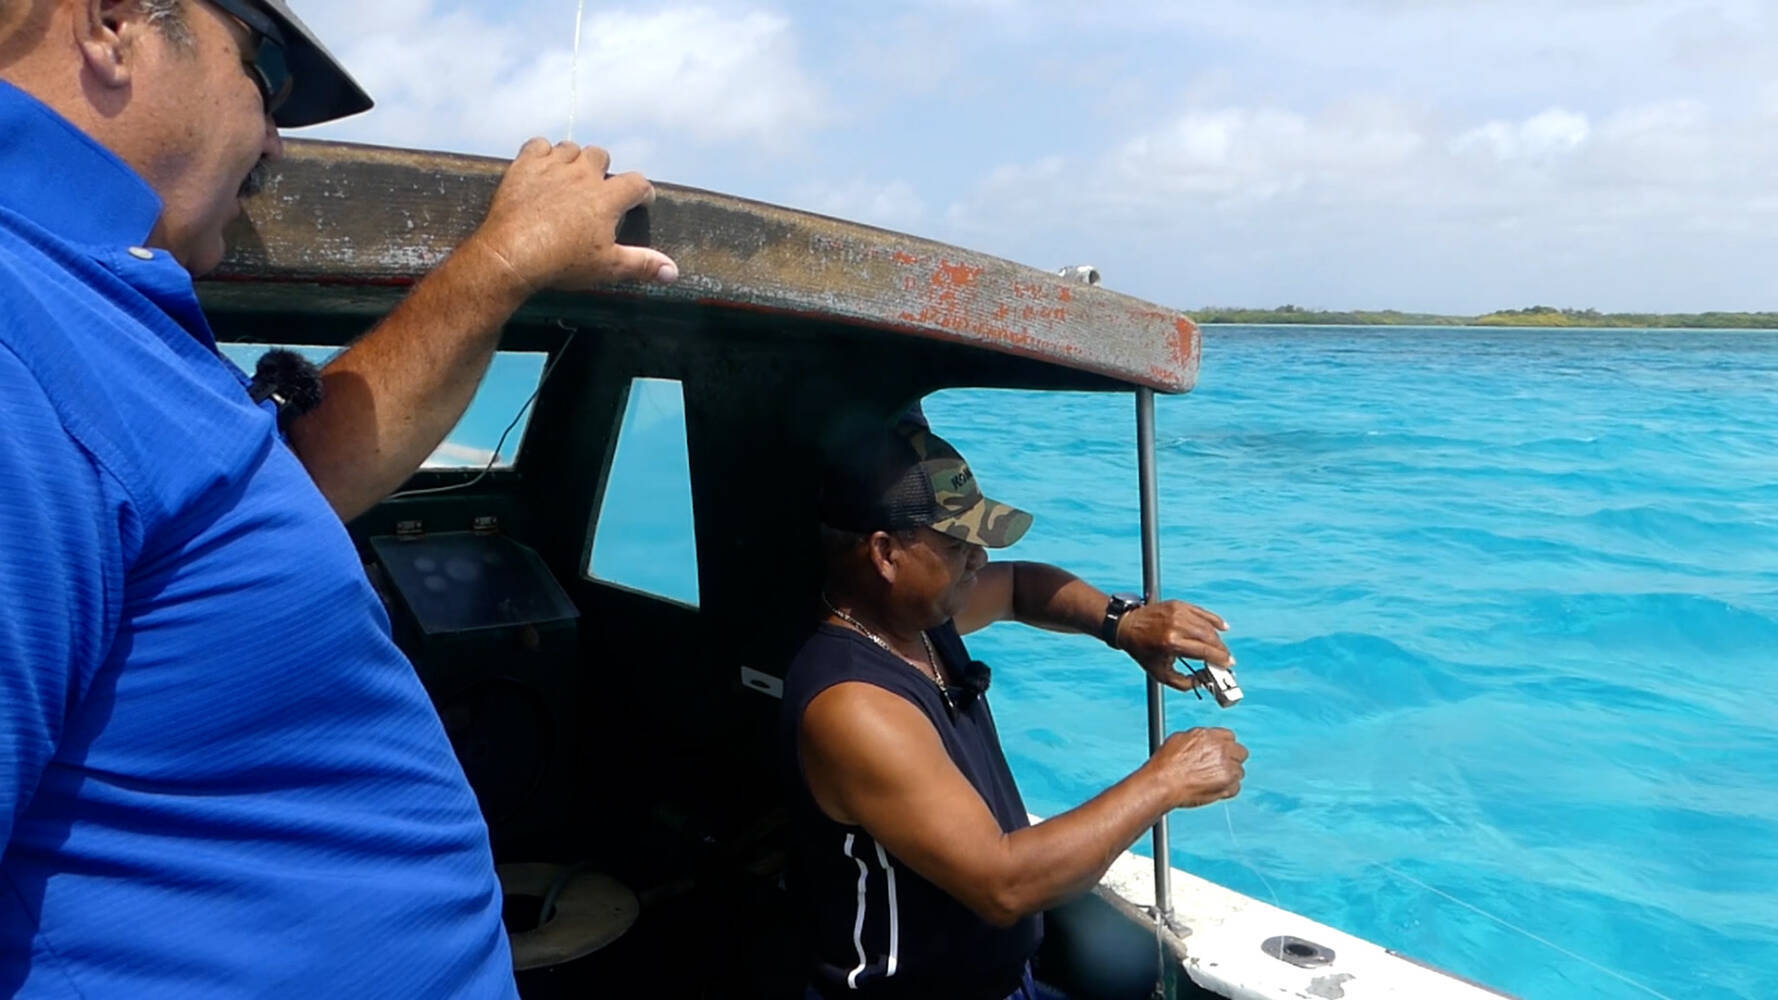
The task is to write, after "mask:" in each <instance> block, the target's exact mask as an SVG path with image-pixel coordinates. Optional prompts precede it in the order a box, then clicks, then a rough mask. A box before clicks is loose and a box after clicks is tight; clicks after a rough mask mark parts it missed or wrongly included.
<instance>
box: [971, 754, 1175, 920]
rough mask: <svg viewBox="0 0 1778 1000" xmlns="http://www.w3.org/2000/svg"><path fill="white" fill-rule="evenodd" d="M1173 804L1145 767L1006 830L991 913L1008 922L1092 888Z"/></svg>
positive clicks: (1158, 782) (994, 916) (995, 918)
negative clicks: (1070, 805) (1032, 822)
mask: <svg viewBox="0 0 1778 1000" xmlns="http://www.w3.org/2000/svg"><path fill="white" fill-rule="evenodd" d="M1171 806H1172V803H1171V802H1170V801H1169V800H1168V797H1167V793H1166V789H1165V788H1164V787H1163V785H1162V782H1160V781H1158V780H1156V779H1155V778H1154V777H1153V776H1152V775H1151V774H1150V773H1149V771H1148V769H1146V768H1144V769H1142V770H1138V771H1137V772H1136V773H1134V774H1132V775H1130V776H1129V777H1128V778H1125V779H1124V780H1123V781H1120V782H1118V783H1117V784H1115V785H1113V786H1111V787H1110V788H1108V789H1106V790H1105V791H1104V792H1102V793H1100V794H1099V795H1098V796H1097V797H1096V798H1094V799H1092V800H1091V801H1089V802H1087V803H1086V804H1085V805H1082V806H1080V807H1079V808H1077V809H1073V810H1071V811H1069V812H1066V813H1063V814H1062V815H1060V816H1056V817H1054V818H1052V819H1048V820H1045V821H1044V822H1042V823H1039V824H1037V825H1036V826H1033V827H1028V828H1026V829H1023V830H1018V831H1015V832H1013V833H1011V834H1008V835H1007V836H1006V838H1005V850H1006V852H1007V857H1006V861H1005V864H1006V867H1005V869H1004V870H1005V873H1006V874H1005V876H1004V877H1003V878H1002V879H1001V881H1000V884H999V886H998V887H997V891H996V893H995V912H994V914H993V915H992V919H994V920H995V922H997V923H1002V924H1010V923H1013V922H1014V921H1017V920H1019V919H1022V918H1024V917H1026V916H1029V915H1031V914H1033V913H1038V912H1041V911H1043V910H1047V909H1049V908H1051V907H1053V906H1056V905H1058V904H1060V903H1062V902H1065V901H1066V900H1068V899H1070V898H1072V897H1074V896H1077V895H1079V894H1080V893H1082V892H1085V891H1087V890H1088V889H1091V888H1092V887H1093V886H1094V885H1097V884H1098V882H1099V880H1100V879H1101V878H1103V877H1104V875H1105V870H1106V869H1108V868H1110V867H1111V863H1112V861H1114V860H1116V859H1117V856H1118V855H1119V854H1122V853H1123V852H1124V851H1126V850H1128V849H1129V847H1130V845H1131V844H1133V843H1135V842H1136V839H1137V838H1138V837H1140V836H1142V832H1143V831H1144V830H1147V829H1148V828H1149V827H1151V826H1153V825H1154V824H1155V821H1156V820H1158V819H1159V818H1160V817H1161V816H1162V815H1163V814H1165V813H1166V812H1167V810H1168V809H1169V808H1171Z"/></svg>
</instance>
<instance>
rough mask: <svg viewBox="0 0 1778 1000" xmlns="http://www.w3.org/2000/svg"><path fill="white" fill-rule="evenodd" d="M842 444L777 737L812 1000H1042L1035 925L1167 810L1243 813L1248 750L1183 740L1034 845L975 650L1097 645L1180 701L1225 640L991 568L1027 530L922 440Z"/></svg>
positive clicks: (827, 471)
mask: <svg viewBox="0 0 1778 1000" xmlns="http://www.w3.org/2000/svg"><path fill="white" fill-rule="evenodd" d="M839 437H840V440H839V441H837V442H834V443H833V444H832V445H831V446H830V448H829V449H828V457H827V459H826V461H825V463H824V467H823V470H822V476H821V496H820V501H819V511H820V517H821V522H822V528H821V530H822V544H823V554H824V558H825V573H824V589H823V591H822V606H821V609H820V614H821V620H820V622H819V623H818V624H817V626H816V629H815V632H814V634H813V635H811V636H810V637H809V639H808V640H807V641H806V642H805V643H804V645H803V647H802V649H801V650H800V651H799V652H798V654H797V656H796V658H795V660H794V661H793V662H792V664H791V668H790V671H789V674H788V676H787V677H786V679H785V684H784V708H783V715H782V719H781V724H780V735H781V741H780V746H781V755H782V757H781V760H782V768H783V773H784V774H785V775H786V779H787V780H786V791H787V793H788V797H789V801H790V803H791V809H792V815H793V823H794V837H795V839H794V841H793V851H792V861H791V867H790V871H789V874H788V883H789V886H790V889H791V892H792V894H793V896H794V897H795V898H796V901H797V905H798V908H799V910H800V911H801V914H802V917H803V919H804V926H805V934H806V938H807V943H808V946H809V947H808V951H809V954H810V955H811V959H812V966H811V983H810V993H811V995H812V996H828V997H833V996H842V995H845V996H853V995H862V996H879V997H899V996H905V997H934V996H943V997H954V998H962V1000H968V998H981V1000H1000V998H1006V997H1013V998H1021V1000H1026V998H1031V1000H1034V998H1036V997H1037V996H1039V993H1038V987H1037V986H1036V984H1035V982H1034V981H1033V979H1032V973H1031V967H1030V961H1031V957H1032V956H1033V955H1034V954H1035V953H1036V951H1037V946H1038V944H1039V942H1040V941H1041V940H1042V935H1043V918H1042V913H1043V911H1044V910H1046V909H1049V908H1051V907H1053V906H1055V905H1057V904H1059V903H1061V902H1064V901H1065V900H1067V899H1068V898H1070V897H1072V896H1074V895H1076V894H1079V893H1081V892H1084V891H1085V890H1087V889H1089V888H1091V887H1092V886H1093V885H1094V884H1096V883H1097V882H1098V880H1099V878H1100V877H1101V876H1102V875H1103V874H1104V873H1105V870H1106V868H1107V867H1108V866H1109V865H1110V863H1111V861H1112V859H1113V858H1115V857H1116V856H1117V855H1118V854H1119V852H1121V851H1123V850H1124V849H1126V848H1128V847H1129V846H1130V844H1132V843H1133V842H1134V841H1135V840H1136V838H1137V837H1139V836H1140V835H1141V834H1142V832H1143V831H1144V830H1146V829H1148V828H1149V827H1150V826H1152V825H1153V824H1154V822H1155V820H1156V819H1158V818H1159V817H1160V816H1161V815H1162V814H1163V813H1165V812H1167V811H1168V810H1171V809H1175V808H1180V807H1186V806H1196V805H1203V804H1206V803H1209V802H1214V801H1216V800H1219V799H1224V798H1228V797H1230V796H1232V795H1234V794H1235V793H1236V792H1237V791H1239V789H1240V783H1241V778H1242V775H1243V771H1242V766H1241V762H1242V761H1243V760H1244V759H1246V756H1247V751H1246V750H1245V749H1244V748H1242V747H1241V745H1240V744H1239V743H1237V742H1236V741H1235V738H1234V734H1233V733H1230V732H1229V731H1228V730H1226V729H1194V730H1191V731H1188V732H1183V733H1175V734H1174V735H1173V736H1172V737H1171V738H1169V739H1168V740H1167V742H1166V744H1165V745H1164V746H1163V747H1162V748H1161V750H1160V751H1159V752H1158V753H1156V754H1155V755H1154V757H1153V758H1152V759H1150V760H1149V761H1148V763H1146V764H1144V765H1143V766H1142V767H1141V768H1140V769H1138V770H1137V771H1136V773H1135V774H1132V775H1131V776H1130V777H1129V778H1126V779H1125V780H1124V781H1121V782H1119V783H1118V784H1117V785H1115V786H1113V787H1112V788H1111V789H1109V790H1107V791H1106V792H1104V793H1103V794H1101V795H1099V796H1098V797H1097V798H1095V799H1093V800H1092V801H1091V802H1088V803H1087V804H1086V805H1084V806H1081V807H1080V808H1078V809H1075V810H1073V811H1071V812H1068V813H1065V814H1063V815H1061V816H1058V817H1056V818H1054V819H1051V820H1048V821H1046V822H1043V823H1040V824H1038V825H1036V826H1032V825H1031V824H1030V821H1029V818H1028V815H1027V813H1026V812H1025V806H1024V802H1023V801H1022V800H1021V799H1020V797H1019V791H1018V788H1017V787H1016V786H1015V784H1014V782H1013V778H1012V773H1011V771H1010V770H1009V769H1008V768H1007V765H1006V758H1005V755H1004V754H1003V753H1002V751H1001V748H1000V739H999V735H998V733H997V732H996V731H995V728H994V719H993V716H992V714H991V713H990V712H989V710H988V703H987V698H986V697H985V696H984V695H985V693H986V691H987V688H988V668H987V667H986V666H984V665H983V664H981V663H979V662H976V661H974V660H972V659H971V658H970V656H969V652H968V650H967V649H966V648H965V646H964V644H963V639H962V636H963V634H965V633H968V632H971V631H973V630H975V629H979V628H982V627H983V626H986V625H988V624H991V623H993V622H997V621H1007V620H1017V621H1021V622H1024V623H1026V624H1030V625H1035V626H1038V627H1041V628H1046V629H1051V630H1056V631H1074V632H1085V633H1087V634H1089V635H1098V636H1100V637H1101V638H1102V639H1104V640H1105V641H1106V642H1107V643H1109V644H1110V645H1111V646H1112V647H1113V648H1117V649H1122V650H1124V651H1126V652H1128V653H1129V654H1130V656H1131V657H1132V658H1133V659H1135V660H1136V661H1137V662H1138V663H1139V664H1142V665H1143V667H1144V669H1146V670H1148V671H1149V673H1151V674H1152V675H1154V676H1156V677H1157V678H1159V679H1160V680H1162V681H1163V682H1164V683H1167V684H1170V685H1172V686H1174V687H1176V688H1181V689H1188V688H1190V687H1191V686H1192V683H1193V682H1192V680H1191V679H1190V678H1189V677H1187V676H1186V675H1185V674H1183V673H1181V672H1180V671H1179V670H1178V669H1177V668H1176V667H1175V666H1174V663H1175V662H1176V659H1177V658H1178V657H1182V656H1183V657H1189V658H1192V659H1202V660H1206V661H1208V662H1210V663H1214V664H1217V665H1219V666H1228V665H1231V664H1233V662H1234V658H1233V657H1232V656H1230V655H1229V651H1228V648H1227V647H1226V646H1225V645H1223V642H1222V639H1221V637H1220V635H1219V633H1220V632H1221V631H1223V630H1224V629H1226V628H1227V625H1226V624H1225V623H1224V622H1223V621H1222V619H1221V618H1220V617H1218V616H1216V615H1214V614H1212V613H1210V612H1209V611H1206V610H1204V609H1203V608H1200V607H1197V606H1195V605H1191V604H1186V603H1184V602H1180V601H1168V602H1164V603H1160V604H1156V605H1153V606H1144V605H1143V604H1142V603H1141V601H1140V600H1139V599H1134V598H1128V597H1122V596H1120V597H1107V596H1106V595H1105V594H1104V593H1102V592H1101V591H1099V590H1097V589H1096V588H1094V587H1092V586H1091V585H1089V584H1087V583H1085V582H1083V581H1081V580H1080V579H1078V578H1077V577H1075V576H1074V575H1073V574H1070V573H1068V572H1066V571H1064V570H1061V569H1058V568H1056V567H1054V566H1047V565H1044V564H1041V563H1032V562H997V563H989V562H988V558H987V550H988V549H990V548H1004V547H1006V546H1009V545H1012V544H1013V543H1014V542H1016V541H1018V540H1019V538H1020V537H1022V536H1023V535H1024V534H1025V532H1026V531H1027V530H1028V529H1029V528H1030V527H1031V515H1030V514H1027V513H1025V512H1024V511H1022V510H1019V509H1018V508H1016V507H1012V506H1009V505H1007V504H1004V503H999V502H997V501H994V500H990V499H988V498H987V497H986V496H984V495H983V493H982V491H981V488H980V486H979V485H978V484H977V482H976V477H975V474H974V473H973V472H972V471H971V470H970V468H969V465H968V463H966V462H965V461H964V460H963V456H961V455H959V454H958V453H957V451H956V449H954V448H952V447H951V446H950V445H949V444H947V443H946V442H945V441H944V440H943V439H942V438H940V437H938V436H937V435H936V434H933V433H932V431H931V430H930V429H929V428H927V427H925V426H924V425H923V424H922V423H916V422H913V421H908V420H904V421H903V422H901V423H899V424H897V425H896V426H895V427H893V428H884V427H882V426H880V425H879V426H875V427H866V428H863V429H861V430H856V431H855V432H847V433H843V434H841V435H839Z"/></svg>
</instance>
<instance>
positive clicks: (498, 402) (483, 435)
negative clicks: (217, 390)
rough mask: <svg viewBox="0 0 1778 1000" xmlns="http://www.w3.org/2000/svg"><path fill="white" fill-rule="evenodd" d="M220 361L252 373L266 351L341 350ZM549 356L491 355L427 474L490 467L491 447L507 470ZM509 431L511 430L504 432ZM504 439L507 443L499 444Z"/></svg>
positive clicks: (229, 354) (314, 357) (238, 355)
mask: <svg viewBox="0 0 1778 1000" xmlns="http://www.w3.org/2000/svg"><path fill="white" fill-rule="evenodd" d="M219 346H220V347H221V348H222V353H223V356H224V357H226V358H228V359H229V360H230V361H233V362H234V363H235V365H236V366H238V367H239V368H240V369H241V370H242V371H244V372H246V373H247V374H249V375H251V374H253V369H254V368H255V366H257V365H258V364H259V358H260V356H261V355H263V354H264V353H265V352H267V351H269V350H272V349H274V348H279V347H282V348H284V349H286V350H291V351H295V352H296V353H298V354H300V355H302V356H303V357H305V358H308V359H309V360H310V361H313V362H315V363H316V364H317V365H320V364H325V363H326V362H327V361H328V360H330V359H331V358H332V357H333V356H334V355H335V354H338V353H339V349H338V348H335V347H316V346H313V345H309V344H221V345H219ZM548 357H549V356H548V355H546V354H543V353H541V352H537V351H500V352H498V353H496V354H495V355H494V361H493V363H492V364H491V365H489V366H488V374H487V377H485V378H483V379H482V384H481V387H480V388H479V389H477V390H476V393H475V398H474V399H473V400H471V401H470V403H469V409H467V410H465V411H464V413H463V419H461V420H459V421H457V426H456V427H455V428H453V429H452V431H451V433H450V434H448V435H446V437H445V440H444V443H443V444H441V445H439V446H438V447H437V448H436V449H434V450H433V452H432V455H431V456H430V457H428V458H427V459H426V461H425V462H424V463H422V465H421V467H422V468H426V469H480V468H483V467H486V466H487V465H488V460H489V459H490V458H495V455H494V448H495V446H496V445H498V446H499V448H500V455H499V457H498V459H497V460H496V461H495V462H494V466H493V467H494V468H496V469H506V468H511V467H512V463H513V462H514V461H515V460H516V459H517V458H518V454H519V442H521V441H523V440H524V438H525V428H526V427H527V426H528V425H529V424H530V421H531V407H528V406H526V405H525V404H526V402H527V401H528V400H529V399H530V398H531V394H532V393H533V392H535V391H536V390H537V383H538V380H539V379H541V378H542V377H543V366H544V362H545V361H547V360H548ZM509 425H510V426H511V428H512V429H511V431H508V430H507V427H508V426H509ZM502 434H505V436H506V440H505V441H504V442H502V441H501V440H500V438H501V435H502Z"/></svg>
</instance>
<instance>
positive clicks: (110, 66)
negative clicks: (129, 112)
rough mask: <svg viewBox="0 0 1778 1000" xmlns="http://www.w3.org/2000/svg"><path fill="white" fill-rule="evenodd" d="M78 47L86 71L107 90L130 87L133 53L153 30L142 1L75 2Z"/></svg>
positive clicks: (80, 0) (75, 40)
mask: <svg viewBox="0 0 1778 1000" xmlns="http://www.w3.org/2000/svg"><path fill="white" fill-rule="evenodd" d="M73 6H74V17H73V27H74V44H75V45H77V46H79V47H80V54H81V56H82V57H83V58H84V59H85V62H86V70H87V72H88V73H91V74H92V76H93V79H95V80H97V81H98V82H99V83H100V85H102V86H105V87H113V88H122V87H127V86H129V85H130V74H131V70H132V69H133V68H134V67H133V56H134V55H135V53H134V51H133V49H134V47H135V45H136V43H137V41H138V36H139V35H140V34H141V33H142V32H143V31H145V30H148V29H149V25H148V23H147V22H146V21H145V20H143V18H142V16H141V15H142V7H141V4H140V3H139V2H138V0H75V3H74V4H73Z"/></svg>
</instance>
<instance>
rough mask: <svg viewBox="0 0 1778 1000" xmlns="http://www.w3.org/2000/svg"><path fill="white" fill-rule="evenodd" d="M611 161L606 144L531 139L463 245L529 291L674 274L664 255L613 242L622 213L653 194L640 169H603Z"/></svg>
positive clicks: (671, 277) (578, 287) (670, 277)
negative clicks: (490, 260)
mask: <svg viewBox="0 0 1778 1000" xmlns="http://www.w3.org/2000/svg"><path fill="white" fill-rule="evenodd" d="M610 165H611V156H610V154H608V153H606V152H605V151H604V150H603V149H599V148H597V147H594V146H586V147H581V146H577V145H575V144H574V143H572V142H559V143H556V144H555V145H553V146H552V145H551V144H550V143H549V141H548V140H547V139H541V138H538V139H532V140H531V141H530V142H527V143H525V145H524V148H523V149H520V150H519V155H518V156H517V157H516V158H515V159H514V160H513V161H512V165H511V166H510V167H508V168H507V170H506V176H505V177H504V178H502V179H501V181H500V187H499V189H498V190H496V191H495V192H494V201H493V203H492V204H491V205H489V207H488V216H487V219H486V220H485V221H484V222H483V223H482V225H481V228H480V229H478V230H476V232H475V233H474V234H473V235H472V236H470V238H469V240H468V241H467V245H471V246H475V247H478V248H480V249H481V250H483V251H485V252H487V253H489V254H491V255H492V256H493V257H495V258H497V259H498V260H499V262H500V263H501V264H502V265H504V267H505V268H506V269H507V270H509V271H510V272H511V273H512V276H513V277H514V278H515V279H516V280H517V281H518V282H519V283H520V284H521V285H522V286H523V291H524V292H525V293H526V294H530V293H534V292H539V291H543V290H545V289H560V290H584V289H590V288H596V287H599V286H601V285H608V284H611V283H613V282H618V281H658V282H661V283H667V282H671V281H674V280H676V279H677V278H678V277H679V268H678V265H676V264H674V263H673V260H672V258H670V257H668V256H667V255H666V254H664V253H661V252H660V251H658V250H651V249H649V248H647V247H632V246H623V245H621V244H619V243H618V242H617V227H618V223H619V222H620V221H622V219H623V217H624V213H626V212H628V211H629V210H630V209H632V208H635V207H636V206H638V205H646V204H648V203H649V202H651V201H653V200H654V186H653V185H651V184H649V183H648V181H647V180H646V179H645V178H644V177H643V176H642V175H641V174H639V173H627V174H618V175H616V176H606V173H605V171H606V168H608V167H609V166H610Z"/></svg>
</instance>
